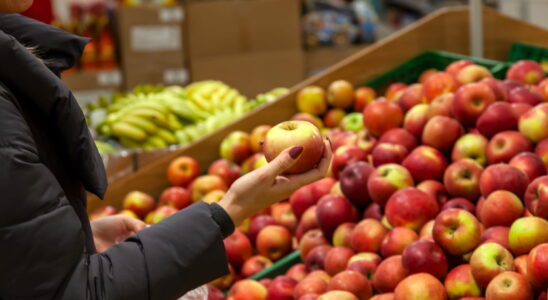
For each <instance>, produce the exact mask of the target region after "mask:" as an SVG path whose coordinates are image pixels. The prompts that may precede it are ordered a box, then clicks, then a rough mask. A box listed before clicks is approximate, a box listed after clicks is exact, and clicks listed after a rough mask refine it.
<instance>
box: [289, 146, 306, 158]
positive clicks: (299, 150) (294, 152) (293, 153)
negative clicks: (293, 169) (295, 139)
mask: <svg viewBox="0 0 548 300" xmlns="http://www.w3.org/2000/svg"><path fill="white" fill-rule="evenodd" d="M303 149H304V148H303V146H295V147H293V148H291V149H289V156H291V158H293V159H295V158H297V157H299V155H301V153H302V152H303Z"/></svg>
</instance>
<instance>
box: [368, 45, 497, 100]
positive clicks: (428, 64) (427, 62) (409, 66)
mask: <svg viewBox="0 0 548 300" xmlns="http://www.w3.org/2000/svg"><path fill="white" fill-rule="evenodd" d="M461 59H467V60H470V61H472V62H474V63H476V64H478V65H481V66H484V67H486V68H487V69H489V70H492V69H494V68H495V67H497V66H499V65H500V64H501V62H499V61H496V60H490V59H483V58H476V57H472V56H467V55H462V54H457V53H450V52H444V51H434V50H429V51H426V52H424V53H422V54H419V55H417V56H415V57H413V58H411V59H410V60H408V61H406V62H405V63H403V64H401V65H399V66H397V67H395V68H393V69H392V70H390V71H388V72H386V73H384V74H382V75H380V76H378V77H376V78H375V79H373V80H371V81H369V82H366V83H365V84H364V85H365V86H370V87H372V88H374V89H376V90H380V91H384V90H385V89H386V88H387V87H388V85H390V84H391V83H394V82H403V83H407V84H410V83H413V82H417V81H418V79H419V77H420V75H421V73H422V72H424V71H426V70H428V69H436V70H444V69H445V67H447V66H448V65H449V64H451V63H452V62H454V61H457V60H461Z"/></svg>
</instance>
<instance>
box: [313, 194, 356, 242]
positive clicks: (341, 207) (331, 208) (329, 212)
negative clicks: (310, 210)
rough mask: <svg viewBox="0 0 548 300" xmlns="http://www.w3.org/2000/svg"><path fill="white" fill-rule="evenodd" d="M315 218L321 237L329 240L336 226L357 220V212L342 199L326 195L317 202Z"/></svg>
mask: <svg viewBox="0 0 548 300" xmlns="http://www.w3.org/2000/svg"><path fill="white" fill-rule="evenodd" d="M316 217H317V220H318V224H319V225H320V229H321V230H322V232H323V235H324V236H325V237H326V238H327V239H331V238H332V236H333V233H334V232H335V229H337V226H339V225H340V224H342V223H345V222H356V221H357V220H358V211H357V210H356V208H355V207H354V206H353V205H352V204H351V203H350V202H349V201H348V200H347V199H345V198H344V197H341V196H337V195H326V196H323V197H322V198H321V199H320V201H319V202H318V205H317V210H316Z"/></svg>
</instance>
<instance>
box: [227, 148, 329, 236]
mask: <svg viewBox="0 0 548 300" xmlns="http://www.w3.org/2000/svg"><path fill="white" fill-rule="evenodd" d="M302 149H303V148H302V147H301V146H295V147H293V148H291V149H286V150H284V151H283V152H282V153H280V154H279V155H278V156H277V157H276V158H275V159H274V160H273V161H271V162H270V163H269V164H267V165H265V166H263V167H261V168H259V169H257V170H255V171H253V172H250V173H248V174H246V175H244V176H242V177H240V178H239V179H238V180H236V181H235V182H234V183H233V184H232V186H231V187H230V189H229V190H228V192H227V193H226V195H225V196H224V197H223V199H222V200H221V201H220V202H219V205H220V206H221V207H223V208H224V210H225V211H226V212H227V213H228V215H229V216H230V217H231V218H232V221H233V222H234V224H235V225H236V226H238V225H239V224H241V223H242V222H243V220H245V219H246V218H247V217H250V216H251V215H253V214H254V213H256V212H258V211H261V210H263V209H265V208H267V207H269V206H270V205H272V204H274V203H276V202H278V201H281V200H284V199H287V198H289V196H291V194H292V193H293V192H294V191H295V190H297V189H298V188H299V187H301V186H303V185H306V184H309V183H311V182H314V181H316V180H318V179H321V178H323V177H324V176H325V174H326V173H327V170H328V169H329V166H330V164H331V157H332V150H331V143H330V142H327V141H326V142H325V150H324V154H323V157H322V159H321V160H320V162H319V163H318V165H317V167H316V168H314V169H312V170H310V171H308V172H306V173H302V174H291V175H282V174H283V172H284V171H285V170H287V169H288V168H290V167H291V166H292V165H293V164H294V163H295V162H296V161H297V158H298V157H299V156H300V154H301V153H302Z"/></svg>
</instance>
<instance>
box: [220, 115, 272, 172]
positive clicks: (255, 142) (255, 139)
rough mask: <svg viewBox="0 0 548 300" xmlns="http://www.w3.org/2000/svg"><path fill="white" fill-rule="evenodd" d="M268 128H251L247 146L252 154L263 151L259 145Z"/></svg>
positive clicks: (260, 126) (267, 126) (268, 126)
mask: <svg viewBox="0 0 548 300" xmlns="http://www.w3.org/2000/svg"><path fill="white" fill-rule="evenodd" d="M270 128H272V126H270V125H259V126H257V127H255V128H253V131H251V134H250V136H249V145H250V146H251V150H253V152H255V153H258V152H262V151H263V147H262V146H261V144H262V142H263V141H264V139H265V137H266V134H267V132H268V131H269V130H270ZM210 168H211V167H210Z"/></svg>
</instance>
